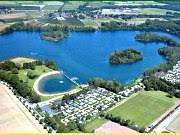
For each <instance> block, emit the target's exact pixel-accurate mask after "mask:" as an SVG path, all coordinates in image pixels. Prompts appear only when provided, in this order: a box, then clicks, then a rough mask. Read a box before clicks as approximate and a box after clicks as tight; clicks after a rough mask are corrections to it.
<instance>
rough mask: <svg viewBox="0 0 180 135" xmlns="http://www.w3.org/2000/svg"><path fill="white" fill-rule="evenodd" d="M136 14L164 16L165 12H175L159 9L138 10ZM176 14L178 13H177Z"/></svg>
mask: <svg viewBox="0 0 180 135" xmlns="http://www.w3.org/2000/svg"><path fill="white" fill-rule="evenodd" d="M138 12H139V13H141V14H144V15H166V13H167V12H172V13H174V12H175V11H173V10H167V9H159V8H142V9H138ZM176 12H177V13H179V12H178V11H176Z"/></svg>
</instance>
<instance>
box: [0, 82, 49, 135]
mask: <svg viewBox="0 0 180 135" xmlns="http://www.w3.org/2000/svg"><path fill="white" fill-rule="evenodd" d="M0 132H3V133H4V132H5V133H7V132H9V133H12V132H14V133H15V132H18V133H46V130H44V129H43V127H42V125H40V124H39V123H38V121H37V120H35V118H34V117H33V116H32V114H31V113H30V112H29V111H28V110H27V108H26V107H25V106H24V105H23V104H22V103H21V102H20V101H19V100H18V99H17V98H16V96H14V95H13V93H12V91H11V90H9V89H8V87H6V86H5V85H2V84H0Z"/></svg>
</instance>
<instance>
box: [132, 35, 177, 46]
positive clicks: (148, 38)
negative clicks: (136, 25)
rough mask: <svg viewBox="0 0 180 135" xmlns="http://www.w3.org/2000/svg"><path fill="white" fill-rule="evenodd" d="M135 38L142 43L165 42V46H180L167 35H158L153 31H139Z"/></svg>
mask: <svg viewBox="0 0 180 135" xmlns="http://www.w3.org/2000/svg"><path fill="white" fill-rule="evenodd" d="M135 40H136V41H139V42H143V43H151V42H156V43H165V44H166V45H167V46H172V47H180V43H179V42H177V41H175V40H173V39H172V38H169V37H167V36H160V35H157V34H153V33H147V32H146V33H141V34H137V35H136V36H135Z"/></svg>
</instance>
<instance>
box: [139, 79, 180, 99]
mask: <svg viewBox="0 0 180 135" xmlns="http://www.w3.org/2000/svg"><path fill="white" fill-rule="evenodd" d="M142 82H143V84H144V85H145V90H147V91H149V90H155V91H158V90H160V91H163V92H166V93H168V96H169V97H173V96H175V97H176V98H180V90H179V89H180V84H178V83H177V84H172V83H170V82H168V81H166V80H163V79H160V78H157V77H154V76H149V77H144V78H143V81H142Z"/></svg>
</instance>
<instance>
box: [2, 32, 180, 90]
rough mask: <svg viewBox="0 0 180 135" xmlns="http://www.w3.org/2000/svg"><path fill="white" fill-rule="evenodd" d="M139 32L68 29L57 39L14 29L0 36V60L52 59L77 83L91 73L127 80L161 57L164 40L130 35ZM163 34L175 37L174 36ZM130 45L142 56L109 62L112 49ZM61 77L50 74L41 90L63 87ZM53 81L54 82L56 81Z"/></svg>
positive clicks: (85, 79) (152, 64)
mask: <svg viewBox="0 0 180 135" xmlns="http://www.w3.org/2000/svg"><path fill="white" fill-rule="evenodd" d="M138 33H140V32H135V31H115V32H113V31H107V32H92V33H85V32H72V33H71V34H70V36H69V37H68V38H66V39H63V40H62V41H59V42H56V43H54V42H50V41H44V40H41V39H40V36H39V33H37V32H14V33H12V34H7V35H4V36H0V54H1V55H0V60H5V59H8V58H12V57H18V56H24V57H33V58H38V59H50V60H54V61H55V62H56V63H57V65H58V68H59V70H63V72H64V73H65V74H66V75H68V76H69V77H76V79H77V82H78V83H87V81H88V80H89V79H90V78H92V77H102V78H104V79H108V80H117V81H119V82H121V83H128V82H130V81H132V80H133V79H135V78H136V77H139V76H141V75H142V74H143V72H144V70H145V69H148V68H152V67H154V66H157V65H159V64H161V63H163V62H164V61H165V59H164V58H163V57H162V56H160V55H159V54H158V51H157V50H158V48H161V47H163V46H164V44H161V43H159V44H157V43H148V44H143V43H139V42H136V41H135V39H134V37H135V35H136V34H138ZM156 33H157V34H160V35H167V36H169V37H172V38H174V39H176V40H179V39H178V38H177V37H175V36H173V35H170V34H166V33H161V32H156ZM127 48H134V49H137V50H138V51H141V52H142V54H143V58H144V59H143V60H142V61H138V62H136V63H133V64H122V65H110V64H109V62H108V58H109V56H110V54H111V53H112V52H113V51H115V50H116V49H120V50H124V49H127ZM61 79H62V80H63V77H60V78H58V77H50V78H49V79H46V80H45V81H44V85H42V87H43V88H44V91H43V92H45V93H57V92H61V91H63V92H64V91H66V90H68V89H70V88H71V87H72V84H71V83H69V82H68V81H67V80H65V81H64V82H63V83H66V84H63V83H62V84H61V85H60V84H59V83H58V82H59V81H60V80H61ZM56 84H57V85H56Z"/></svg>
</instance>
